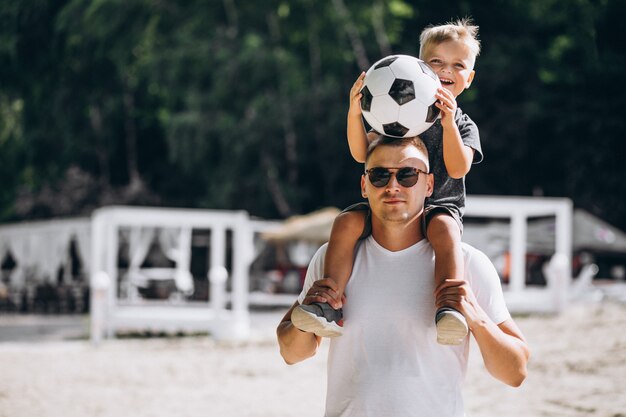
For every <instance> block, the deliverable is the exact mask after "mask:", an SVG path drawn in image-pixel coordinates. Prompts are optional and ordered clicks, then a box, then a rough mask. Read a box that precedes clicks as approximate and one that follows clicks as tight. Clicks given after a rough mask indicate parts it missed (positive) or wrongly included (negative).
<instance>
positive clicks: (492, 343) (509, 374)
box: [469, 319, 530, 387]
mask: <svg viewBox="0 0 626 417" xmlns="http://www.w3.org/2000/svg"><path fill="white" fill-rule="evenodd" d="M469 326H470V330H471V331H472V334H473V335H474V338H475V339H476V342H477V343H478V347H479V348H480V353H481V355H482V357H483V361H484V363H485V367H486V368H487V370H488V371H489V373H490V374H491V375H493V376H494V377H495V378H497V379H499V380H500V381H502V382H504V383H506V384H508V385H511V386H513V387H519V386H520V385H521V384H522V382H524V379H526V376H527V374H528V371H527V369H526V365H527V363H528V357H529V356H530V350H529V349H528V344H527V343H526V340H525V339H524V336H523V335H522V332H521V331H520V330H519V328H518V327H517V325H516V324H515V322H514V321H513V319H508V320H505V321H504V322H502V323H500V324H499V325H497V326H496V325H495V323H493V322H492V321H491V320H489V319H483V320H479V321H477V322H474V323H472V324H470V325H469Z"/></svg>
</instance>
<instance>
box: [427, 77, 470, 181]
mask: <svg viewBox="0 0 626 417" xmlns="http://www.w3.org/2000/svg"><path fill="white" fill-rule="evenodd" d="M436 97H437V99H438V101H437V102H436V103H435V105H436V106H437V107H438V108H439V110H441V126H442V127H443V161H444V163H445V164H446V170H447V171H448V175H449V176H450V177H451V178H456V179H459V178H463V177H464V176H465V175H466V174H467V173H468V172H469V170H470V168H471V167H472V161H473V160H474V150H473V149H472V148H470V147H469V146H466V145H465V144H464V143H463V139H462V138H461V132H459V128H458V126H457V125H456V123H455V121H454V114H455V113H456V108H457V105H456V99H455V98H454V96H453V95H452V93H451V92H450V91H449V90H447V89H445V88H440V89H439V92H438V94H437V95H436Z"/></svg>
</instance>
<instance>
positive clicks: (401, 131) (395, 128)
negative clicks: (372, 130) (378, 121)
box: [383, 122, 409, 138]
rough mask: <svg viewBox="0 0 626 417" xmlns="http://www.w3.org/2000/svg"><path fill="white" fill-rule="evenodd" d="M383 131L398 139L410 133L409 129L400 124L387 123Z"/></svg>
mask: <svg viewBox="0 0 626 417" xmlns="http://www.w3.org/2000/svg"><path fill="white" fill-rule="evenodd" d="M383 130H384V131H385V135H387V136H394V137H396V138H401V137H403V136H404V135H406V134H407V132H408V131H409V129H408V128H406V127H404V126H402V125H401V124H400V123H398V122H393V123H387V124H386V125H383Z"/></svg>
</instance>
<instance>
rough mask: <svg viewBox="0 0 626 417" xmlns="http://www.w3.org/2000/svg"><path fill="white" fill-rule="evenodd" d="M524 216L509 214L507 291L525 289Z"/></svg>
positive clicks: (519, 213) (516, 213) (517, 213)
mask: <svg viewBox="0 0 626 417" xmlns="http://www.w3.org/2000/svg"><path fill="white" fill-rule="evenodd" d="M526 220H527V219H526V215H525V214H524V213H521V212H514V213H512V214H511V275H510V276H509V289H510V291H512V292H521V291H523V290H524V288H525V287H526V228H527V225H526Z"/></svg>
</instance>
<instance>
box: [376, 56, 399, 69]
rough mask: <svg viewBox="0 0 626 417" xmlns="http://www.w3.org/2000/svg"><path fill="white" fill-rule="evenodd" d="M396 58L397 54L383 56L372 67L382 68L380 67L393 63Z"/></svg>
mask: <svg viewBox="0 0 626 417" xmlns="http://www.w3.org/2000/svg"><path fill="white" fill-rule="evenodd" d="M396 59H398V57H397V56H390V57H389V58H385V59H383V60H382V61H380V62H379V63H378V64H376V66H375V67H374V69H378V68H382V67H388V66H389V65H391V64H393V63H394V62H395V60H396Z"/></svg>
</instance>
